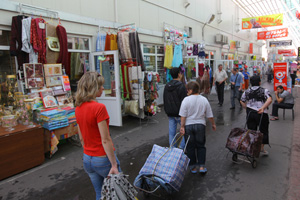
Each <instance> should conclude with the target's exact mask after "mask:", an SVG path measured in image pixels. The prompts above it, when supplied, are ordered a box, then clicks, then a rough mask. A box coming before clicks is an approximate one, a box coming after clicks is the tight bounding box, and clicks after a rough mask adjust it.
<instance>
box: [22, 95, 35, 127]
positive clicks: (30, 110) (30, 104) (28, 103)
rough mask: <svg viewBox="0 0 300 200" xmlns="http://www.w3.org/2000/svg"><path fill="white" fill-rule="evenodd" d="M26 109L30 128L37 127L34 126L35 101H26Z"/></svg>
mask: <svg viewBox="0 0 300 200" xmlns="http://www.w3.org/2000/svg"><path fill="white" fill-rule="evenodd" d="M24 102H25V107H26V111H27V113H28V127H35V125H34V124H33V104H34V99H25V100H24Z"/></svg>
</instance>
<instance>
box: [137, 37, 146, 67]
mask: <svg viewBox="0 0 300 200" xmlns="http://www.w3.org/2000/svg"><path fill="white" fill-rule="evenodd" d="M134 34H136V36H135V38H136V48H137V49H136V53H137V55H136V60H137V63H138V65H140V66H141V69H142V71H145V70H146V67H145V63H144V57H143V54H142V49H141V44H140V39H139V35H138V32H134Z"/></svg>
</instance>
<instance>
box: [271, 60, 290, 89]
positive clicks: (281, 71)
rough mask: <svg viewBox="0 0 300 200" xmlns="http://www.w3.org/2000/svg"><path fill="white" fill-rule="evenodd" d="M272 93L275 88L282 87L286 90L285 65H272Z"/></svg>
mask: <svg viewBox="0 0 300 200" xmlns="http://www.w3.org/2000/svg"><path fill="white" fill-rule="evenodd" d="M273 70H274V91H276V87H277V86H279V85H282V87H283V88H284V89H285V90H286V89H287V63H274V67H273Z"/></svg>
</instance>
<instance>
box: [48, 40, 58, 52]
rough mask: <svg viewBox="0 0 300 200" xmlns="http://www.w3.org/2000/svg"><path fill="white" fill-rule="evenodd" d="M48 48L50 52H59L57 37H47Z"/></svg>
mask: <svg viewBox="0 0 300 200" xmlns="http://www.w3.org/2000/svg"><path fill="white" fill-rule="evenodd" d="M47 43H48V47H49V49H50V50H52V51H59V49H60V46H59V40H58V38H57V37H47Z"/></svg>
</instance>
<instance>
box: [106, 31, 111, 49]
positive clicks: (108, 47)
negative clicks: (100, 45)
mask: <svg viewBox="0 0 300 200" xmlns="http://www.w3.org/2000/svg"><path fill="white" fill-rule="evenodd" d="M110 36H111V35H110V34H106V38H105V48H104V50H105V51H109V50H111V49H110Z"/></svg>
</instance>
